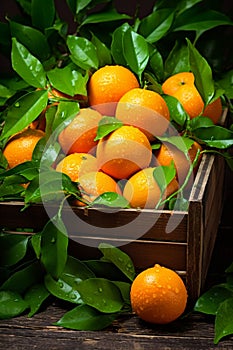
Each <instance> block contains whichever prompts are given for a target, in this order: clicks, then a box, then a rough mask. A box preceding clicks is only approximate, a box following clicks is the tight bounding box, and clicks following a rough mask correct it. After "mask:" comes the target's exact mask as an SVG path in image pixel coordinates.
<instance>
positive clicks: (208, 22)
mask: <svg viewBox="0 0 233 350" xmlns="http://www.w3.org/2000/svg"><path fill="white" fill-rule="evenodd" d="M222 25H233V22H232V21H231V20H230V18H229V17H227V16H226V15H224V14H223V13H221V12H218V11H214V10H207V11H203V9H201V8H200V12H199V11H197V13H194V12H193V10H192V9H189V10H187V11H186V12H183V13H182V14H181V15H180V16H178V17H177V19H176V22H175V24H174V28H173V31H174V32H176V31H180V30H185V31H187V30H195V31H203V32H205V31H207V30H209V29H212V28H215V27H218V26H222Z"/></svg>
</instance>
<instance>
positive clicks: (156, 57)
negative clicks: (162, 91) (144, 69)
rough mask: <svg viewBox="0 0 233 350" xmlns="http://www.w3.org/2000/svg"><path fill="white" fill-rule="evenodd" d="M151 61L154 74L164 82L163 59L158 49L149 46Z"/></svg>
mask: <svg viewBox="0 0 233 350" xmlns="http://www.w3.org/2000/svg"><path fill="white" fill-rule="evenodd" d="M149 52H150V59H149V63H150V66H151V68H152V70H153V73H154V74H155V76H156V77H157V78H158V80H159V81H162V80H163V77H164V67H163V57H162V55H161V54H160V52H159V51H158V50H157V48H156V47H153V46H149Z"/></svg>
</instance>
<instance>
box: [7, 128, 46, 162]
mask: <svg viewBox="0 0 233 350" xmlns="http://www.w3.org/2000/svg"><path fill="white" fill-rule="evenodd" d="M44 135H45V133H44V132H43V131H42V130H37V129H31V128H27V129H25V130H23V131H21V132H19V133H17V134H16V135H14V136H12V137H11V138H10V140H9V141H8V142H7V144H6V146H5V148H4V150H3V154H4V156H5V157H6V159H7V161H8V166H9V168H13V167H15V166H16V165H19V164H21V163H23V162H25V161H30V160H31V159H32V154H33V151H34V148H35V146H36V144H37V142H38V141H39V140H40V139H41V138H42V137H43V136H44Z"/></svg>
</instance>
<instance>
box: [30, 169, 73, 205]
mask: <svg viewBox="0 0 233 350" xmlns="http://www.w3.org/2000/svg"><path fill="white" fill-rule="evenodd" d="M78 193H79V190H78V187H77V185H75V184H74V183H72V181H71V179H70V178H69V176H67V175H66V174H63V173H60V172H57V171H56V170H54V169H49V170H47V171H46V170H45V171H42V172H41V173H40V174H39V175H38V176H36V177H35V178H34V179H33V180H32V181H31V182H30V184H29V186H28V187H27V188H26V191H25V203H26V204H28V203H40V202H44V203H46V202H49V201H54V202H57V204H58V202H59V201H61V200H62V199H64V197H65V195H66V194H73V195H75V194H78Z"/></svg>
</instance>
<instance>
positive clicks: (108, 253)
mask: <svg viewBox="0 0 233 350" xmlns="http://www.w3.org/2000/svg"><path fill="white" fill-rule="evenodd" d="M99 250H100V251H101V253H102V254H103V257H104V259H105V260H107V261H110V262H112V263H113V264H114V265H115V266H116V267H118V269H119V270H120V271H121V272H122V273H123V274H124V275H125V276H126V277H127V278H128V279H129V280H130V281H133V280H134V278H135V268H134V265H133V262H132V260H131V258H130V257H129V256H128V255H127V254H126V253H124V252H123V251H122V250H120V249H118V248H116V247H114V246H112V245H110V244H107V243H101V244H100V245H99Z"/></svg>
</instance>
